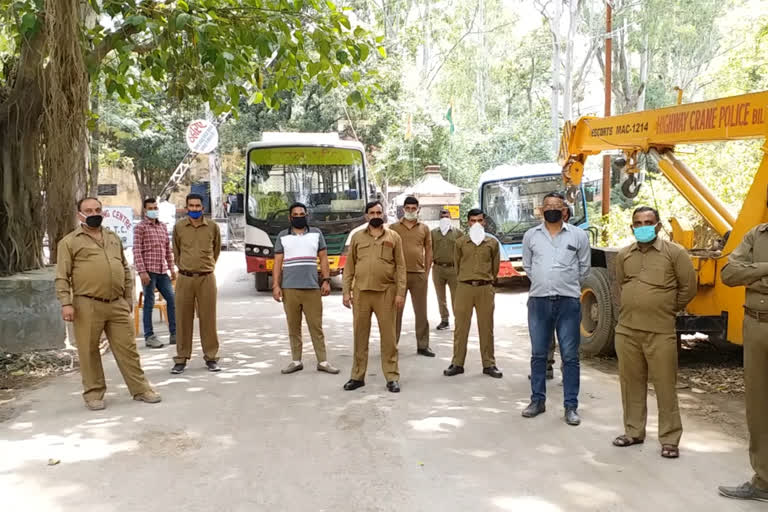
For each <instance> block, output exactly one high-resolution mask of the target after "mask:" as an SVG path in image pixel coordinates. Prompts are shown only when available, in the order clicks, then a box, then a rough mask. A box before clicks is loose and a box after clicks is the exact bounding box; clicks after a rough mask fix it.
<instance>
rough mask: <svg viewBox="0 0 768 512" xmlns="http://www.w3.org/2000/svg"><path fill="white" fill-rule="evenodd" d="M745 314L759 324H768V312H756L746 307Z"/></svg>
mask: <svg viewBox="0 0 768 512" xmlns="http://www.w3.org/2000/svg"><path fill="white" fill-rule="evenodd" d="M744 314H745V315H747V316H749V317H752V318H754V319H755V320H757V321H758V322H768V311H755V310H754V309H749V308H747V307H745V308H744Z"/></svg>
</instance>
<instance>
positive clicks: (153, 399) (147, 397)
mask: <svg viewBox="0 0 768 512" xmlns="http://www.w3.org/2000/svg"><path fill="white" fill-rule="evenodd" d="M133 399H134V400H138V401H139V402H146V403H148V404H156V403H159V402H162V400H163V399H162V398H161V397H160V394H159V393H156V392H154V391H153V390H151V389H150V390H149V391H145V392H143V393H139V394H138V395H136V396H134V397H133Z"/></svg>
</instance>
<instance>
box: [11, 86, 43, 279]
mask: <svg viewBox="0 0 768 512" xmlns="http://www.w3.org/2000/svg"><path fill="white" fill-rule="evenodd" d="M35 96H36V97H34V98H29V101H28V102H27V105H26V106H19V107H15V108H13V110H12V111H11V112H10V115H9V116H8V117H7V119H6V120H5V121H3V122H0V188H1V190H2V193H1V195H2V201H0V275H10V274H15V273H17V272H24V271H27V270H32V269H35V268H40V267H41V266H42V265H43V230H42V225H43V201H42V197H41V194H40V155H39V153H38V149H39V147H40V143H41V137H40V130H39V126H38V118H39V116H40V110H41V108H42V101H41V97H40V96H37V95H35ZM22 112H23V114H22Z"/></svg>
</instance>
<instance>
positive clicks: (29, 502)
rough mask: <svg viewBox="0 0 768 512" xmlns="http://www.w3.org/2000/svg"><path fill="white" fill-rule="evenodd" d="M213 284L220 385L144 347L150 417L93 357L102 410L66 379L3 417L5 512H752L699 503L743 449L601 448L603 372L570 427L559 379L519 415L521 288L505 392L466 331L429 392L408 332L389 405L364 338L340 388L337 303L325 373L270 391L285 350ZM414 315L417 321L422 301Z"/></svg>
mask: <svg viewBox="0 0 768 512" xmlns="http://www.w3.org/2000/svg"><path fill="white" fill-rule="evenodd" d="M217 274H218V278H219V282H220V299H219V308H220V309H219V316H220V323H219V328H220V335H221V338H222V342H223V346H222V355H223V359H222V365H223V366H224V367H225V368H226V371H224V372H222V373H219V374H209V373H208V372H206V371H205V370H204V369H203V367H202V360H201V356H200V352H199V346H198V348H197V350H196V353H195V359H194V360H193V361H192V362H191V363H190V366H189V369H188V371H187V372H186V373H185V374H184V375H182V376H171V375H170V374H169V373H168V370H169V368H170V366H171V359H170V357H171V350H170V349H161V350H157V351H151V352H150V351H149V350H148V349H145V348H143V346H142V349H141V351H142V352H141V353H142V357H143V361H144V367H145V369H146V370H147V373H148V375H149V377H150V379H151V380H152V382H153V383H154V384H155V386H156V387H157V389H158V391H160V392H161V393H162V394H163V398H164V402H163V403H162V404H160V405H147V404H140V403H137V402H134V401H132V400H131V399H130V398H129V397H128V396H127V393H126V390H125V386H124V385H123V384H122V381H121V380H120V378H119V374H118V373H117V371H116V367H115V364H114V361H113V360H112V358H111V356H107V358H106V360H107V363H106V365H105V366H106V370H107V372H108V379H109V380H108V386H109V392H108V395H107V405H108V407H107V409H106V410H105V411H101V412H90V411H87V410H85V409H84V408H83V406H82V402H81V400H80V397H79V393H80V382H79V376H78V375H68V376H65V377H61V378H57V379H55V380H53V381H51V382H49V383H48V384H46V385H45V386H43V387H41V388H39V389H36V390H32V391H29V392H27V393H25V394H24V395H23V396H22V397H21V398H20V400H19V401H18V402H17V403H16V404H15V405H14V406H15V407H16V408H17V411H18V413H17V414H16V415H15V417H13V418H12V419H11V420H9V421H7V422H5V423H3V424H0V502H1V503H2V504H3V507H2V508H3V510H8V511H16V510H18V511H21V510H24V511H32V512H43V511H56V512H59V511H62V512H63V511H77V512H87V511H99V512H110V511H126V512H133V511H147V512H150V511H163V512H166V511H169V510H180V511H184V512H194V511H210V510H219V511H233V512H234V511H249V512H250V511H279V512H282V511H302V512H303V511H334V512H336V511H338V512H346V511H350V512H352V511H354V512H359V511H404V512H411V511H534V512H538V511H541V512H557V511H569V512H571V511H573V512H578V511H649V510H651V511H659V512H661V511H673V510H696V511H710V510H711V511H720V512H722V511H751V510H764V509H765V508H764V507H762V508H761V507H760V506H759V505H757V504H753V503H739V502H732V501H727V500H724V499H721V498H719V497H717V495H716V490H715V489H716V485H717V484H720V483H724V482H725V483H741V482H742V481H744V480H745V479H746V478H747V477H748V476H749V472H748V469H749V468H748V465H747V456H746V448H745V445H744V442H743V441H742V440H738V439H733V438H729V437H728V436H726V435H725V434H724V433H722V432H721V431H720V430H718V428H717V427H716V426H714V425H713V424H712V423H711V422H706V421H701V420H697V419H696V418H691V417H686V418H684V424H685V428H686V433H685V434H684V437H683V444H682V457H681V458H680V459H679V460H673V461H669V460H663V459H661V458H660V457H659V446H658V444H657V442H656V439H655V428H656V418H655V416H654V417H653V418H652V419H651V425H650V432H649V439H648V441H649V442H647V443H646V444H645V445H644V446H640V447H632V448H627V449H619V448H614V447H612V446H611V444H610V441H611V439H613V437H614V436H615V435H616V434H618V433H620V430H619V425H620V418H621V407H620V401H619V387H618V383H617V379H616V377H615V376H613V375H607V374H604V373H601V372H598V371H596V370H594V369H590V368H588V367H587V368H584V369H583V374H582V375H583V377H582V379H583V380H582V396H581V399H582V405H581V412H582V415H583V418H584V422H583V424H582V426H580V427H578V428H574V427H569V426H567V425H565V424H564V423H563V422H562V419H561V415H562V409H561V407H560V404H561V402H562V387H560V386H558V385H557V383H556V382H557V381H558V380H559V371H558V372H557V374H558V376H557V380H556V381H555V384H554V385H552V386H551V394H550V401H549V410H548V411H547V413H546V414H545V415H544V416H542V417H539V418H536V419H533V420H525V419H523V418H521V417H520V411H521V410H522V408H523V407H524V406H525V404H526V403H527V400H528V396H529V387H528V380H527V378H526V375H527V371H528V357H529V356H528V354H529V348H528V344H527V331H526V326H525V293H524V291H523V290H519V289H518V290H510V289H506V290H502V291H500V292H499V294H498V295H497V309H496V322H497V328H496V335H497V342H496V350H497V358H498V363H499V367H500V368H501V369H502V370H503V371H504V378H503V379H501V380H494V379H491V378H489V377H486V376H484V375H482V374H481V365H480V356H479V351H478V349H477V335H476V331H473V332H472V339H471V349H470V352H469V355H468V361H467V365H466V366H467V371H468V373H466V374H464V375H462V376H458V377H454V378H451V379H448V378H446V377H443V376H442V370H443V368H445V367H446V366H447V365H448V364H449V359H450V354H451V343H452V341H451V333H450V332H442V333H437V332H435V331H433V335H434V338H433V342H432V346H433V347H434V348H435V350H436V351H437V353H438V357H437V358H435V359H427V358H424V357H420V356H416V354H415V352H416V347H415V340H413V337H412V336H413V334H412V331H410V332H406V333H405V334H404V337H403V340H402V341H401V346H400V348H401V357H400V367H401V374H402V380H401V384H402V388H403V391H402V393H400V394H399V395H393V394H390V393H387V392H386V390H385V388H384V379H383V378H382V377H381V373H380V366H379V353H378V349H377V348H376V346H377V344H378V343H377V342H375V343H373V344H372V350H371V363H370V365H369V376H368V377H367V386H366V387H364V388H362V389H361V390H358V391H355V392H344V391H342V390H341V386H342V384H343V383H344V382H345V381H346V380H347V378H348V375H349V370H350V367H351V344H352V339H351V323H352V316H351V313H349V312H348V311H347V310H345V309H344V308H343V307H342V306H341V297H340V296H339V295H338V294H336V295H334V296H332V297H330V298H328V299H326V301H325V308H326V318H325V329H326V334H327V337H328V344H329V355H330V357H331V359H332V361H333V362H334V363H336V364H337V365H339V366H340V367H341V368H342V369H343V371H342V374H341V375H338V376H331V375H327V374H321V373H318V372H315V371H314V370H313V369H312V368H313V365H314V355H313V354H312V353H311V352H310V353H309V354H308V355H307V356H306V357H305V364H306V366H307V368H306V369H305V370H304V371H303V372H300V373H298V374H295V375H290V376H283V375H281V374H280V372H279V370H280V368H281V367H282V365H284V364H285V363H286V362H287V361H288V360H289V351H288V340H287V336H286V331H285V328H284V319H283V313H282V309H281V306H279V305H278V304H276V303H274V302H273V301H272V299H271V297H270V296H267V295H263V294H257V293H256V292H255V290H254V288H253V284H252V283H253V281H252V280H251V279H249V278H247V277H246V275H245V273H244V264H243V262H242V257H241V255H240V254H239V253H224V255H223V257H222V261H221V262H220V263H219V271H218V273H217ZM406 307H407V308H409V307H410V305H409V304H407V305H406ZM431 308H432V310H431V311H430V314H431V318H432V319H433V322H434V320H437V319H439V315H438V314H437V308H436V305H435V304H434V301H433V302H431ZM406 318H408V317H406ZM406 325H407V326H408V325H411V326H412V323H411V322H409V321H406ZM310 347H311V345H310V344H309V342H308V339H307V343H306V345H305V350H306V349H307V348H310ZM310 350H311V348H310ZM307 363H308V364H307ZM684 405H686V404H684ZM687 405H688V406H692V405H691V404H687ZM654 409H655V408H654V407H653V405H651V410H652V411H654ZM654 414H655V411H654ZM50 458H53V459H58V460H60V461H61V462H60V464H58V465H53V466H49V465H48V460H49V459H50Z"/></svg>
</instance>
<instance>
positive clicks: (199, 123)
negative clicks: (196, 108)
mask: <svg viewBox="0 0 768 512" xmlns="http://www.w3.org/2000/svg"><path fill="white" fill-rule="evenodd" d="M218 144H219V132H218V130H216V126H214V125H213V123H211V122H210V121H206V120H205V119H195V120H194V121H192V122H191V123H189V126H187V146H188V147H189V149H190V151H194V152H195V153H210V152H211V151H213V150H214V149H216V146H217V145H218Z"/></svg>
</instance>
